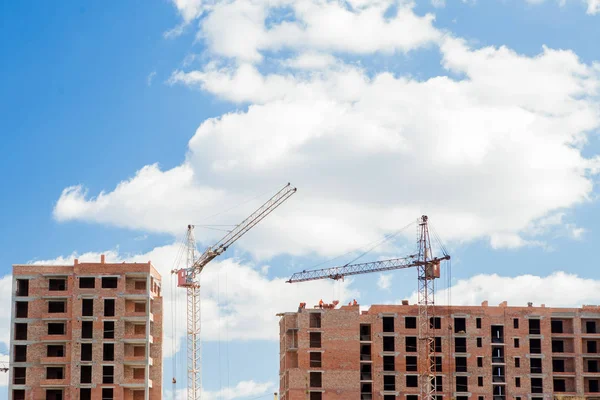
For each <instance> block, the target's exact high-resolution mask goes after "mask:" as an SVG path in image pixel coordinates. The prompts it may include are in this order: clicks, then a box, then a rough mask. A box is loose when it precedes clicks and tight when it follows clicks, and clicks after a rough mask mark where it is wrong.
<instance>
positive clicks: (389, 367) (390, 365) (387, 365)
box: [383, 356, 396, 372]
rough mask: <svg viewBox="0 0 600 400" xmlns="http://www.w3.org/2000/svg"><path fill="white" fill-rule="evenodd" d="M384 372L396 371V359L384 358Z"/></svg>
mask: <svg viewBox="0 0 600 400" xmlns="http://www.w3.org/2000/svg"><path fill="white" fill-rule="evenodd" d="M383 370H384V371H387V372H393V371H396V357H394V356H383Z"/></svg>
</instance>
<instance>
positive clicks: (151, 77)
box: [146, 71, 156, 86]
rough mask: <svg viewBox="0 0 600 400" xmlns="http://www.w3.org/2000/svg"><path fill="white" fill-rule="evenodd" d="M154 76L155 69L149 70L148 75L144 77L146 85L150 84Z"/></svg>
mask: <svg viewBox="0 0 600 400" xmlns="http://www.w3.org/2000/svg"><path fill="white" fill-rule="evenodd" d="M155 76H156V71H152V72H150V73H149V74H148V77H147V78H146V85H148V86H152V81H153V80H154V77H155Z"/></svg>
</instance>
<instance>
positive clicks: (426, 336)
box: [287, 215, 450, 400]
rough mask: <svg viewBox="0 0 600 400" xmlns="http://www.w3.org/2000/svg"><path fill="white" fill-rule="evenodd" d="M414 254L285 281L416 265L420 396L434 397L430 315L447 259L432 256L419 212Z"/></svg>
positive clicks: (426, 228) (428, 399)
mask: <svg viewBox="0 0 600 400" xmlns="http://www.w3.org/2000/svg"><path fill="white" fill-rule="evenodd" d="M417 234H418V238H417V254H413V255H410V256H407V257H403V258H393V259H389V260H382V261H374V262H367V263H361V264H351V265H348V264H346V265H343V266H339V267H332V268H323V269H316V270H309V271H306V270H305V271H302V272H297V273H295V274H293V275H292V277H291V278H290V279H289V280H288V281H287V282H288V283H298V282H307V281H313V280H318V279H333V280H340V279H344V277H346V276H351V275H359V274H366V273H372V272H382V271H391V270H396V269H404V268H412V267H416V268H417V271H418V274H417V275H418V311H419V331H418V333H419V339H420V340H419V341H420V342H421V346H420V347H421V351H420V355H421V357H419V359H420V365H419V371H420V378H421V379H420V380H421V382H420V387H421V399H425V400H435V398H436V374H435V372H436V371H435V337H434V336H433V334H432V332H431V326H430V324H431V322H430V321H431V317H433V316H434V315H435V308H434V306H435V279H437V278H439V277H440V264H441V262H442V261H444V260H450V256H449V255H448V254H444V255H443V256H442V257H433V253H432V250H431V240H430V237H429V226H428V218H427V216H426V215H423V216H422V217H421V218H420V219H419V222H418V232H417Z"/></svg>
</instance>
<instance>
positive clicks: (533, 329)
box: [529, 318, 540, 335]
mask: <svg viewBox="0 0 600 400" xmlns="http://www.w3.org/2000/svg"><path fill="white" fill-rule="evenodd" d="M529 334H530V335H539V334H540V320H539V319H537V318H531V319H530V320H529Z"/></svg>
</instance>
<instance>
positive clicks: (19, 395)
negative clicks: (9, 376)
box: [12, 389, 25, 400]
mask: <svg viewBox="0 0 600 400" xmlns="http://www.w3.org/2000/svg"><path fill="white" fill-rule="evenodd" d="M12 398H13V400H25V390H22V389H18V390H13V397H12Z"/></svg>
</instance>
